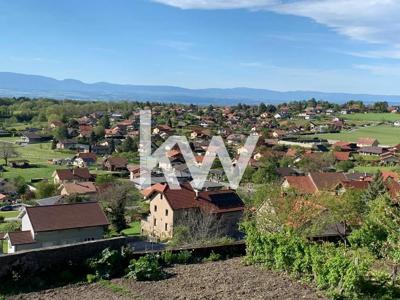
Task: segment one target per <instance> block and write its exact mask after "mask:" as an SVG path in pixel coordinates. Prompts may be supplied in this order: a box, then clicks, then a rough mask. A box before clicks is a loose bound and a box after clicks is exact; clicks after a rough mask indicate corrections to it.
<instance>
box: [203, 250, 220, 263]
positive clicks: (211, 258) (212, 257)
mask: <svg viewBox="0 0 400 300" xmlns="http://www.w3.org/2000/svg"><path fill="white" fill-rule="evenodd" d="M221 259H222V256H221V254H219V253H215V252H214V251H211V253H210V255H209V256H208V257H206V258H204V259H203V261H218V260H221Z"/></svg>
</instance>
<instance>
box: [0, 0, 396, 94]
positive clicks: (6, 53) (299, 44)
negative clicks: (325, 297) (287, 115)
mask: <svg viewBox="0 0 400 300" xmlns="http://www.w3.org/2000/svg"><path fill="white" fill-rule="evenodd" d="M399 16H400V1H398V0H113V1H108V0H85V1H81V0H57V1H54V0H53V1H51V0H41V1H35V0H18V1H9V0H0V36H1V38H0V71H7V72H18V73H25V74H37V75H44V76H49V77H53V78H57V79H65V78H74V79H79V80H82V81H84V82H89V83H92V82H99V81H107V82H112V83H124V84H146V85H174V86H181V87H187V88H212V87H221V88H229V87H252V88H264V89H272V90H279V91H293V90H315V91H325V92H352V93H373V94H400V84H399V82H400V18H399Z"/></svg>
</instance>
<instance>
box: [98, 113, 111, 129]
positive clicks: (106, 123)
mask: <svg viewBox="0 0 400 300" xmlns="http://www.w3.org/2000/svg"><path fill="white" fill-rule="evenodd" d="M99 123H100V125H101V126H103V127H104V128H106V129H108V128H110V118H109V117H108V114H105V115H104V116H103V117H102V118H101V119H100V121H99Z"/></svg>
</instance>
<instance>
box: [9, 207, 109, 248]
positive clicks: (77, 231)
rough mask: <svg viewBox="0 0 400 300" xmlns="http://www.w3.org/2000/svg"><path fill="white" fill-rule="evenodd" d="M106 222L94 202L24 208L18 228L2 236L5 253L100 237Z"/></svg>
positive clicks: (107, 223) (100, 209) (99, 208)
mask: <svg viewBox="0 0 400 300" xmlns="http://www.w3.org/2000/svg"><path fill="white" fill-rule="evenodd" d="M108 225H109V222H108V220H107V217H106V215H105V214H104V212H103V210H102V208H101V207H100V205H99V204H98V203H97V202H85V203H77V204H60V205H47V206H35V207H26V211H25V215H24V216H23V217H22V228H21V231H17V232H9V233H7V234H6V235H5V237H4V239H5V240H6V241H7V243H8V253H14V252H18V251H22V250H29V249H35V248H42V247H50V246H57V245H66V244H73V243H80V242H85V241H92V240H98V239H102V238H103V237H104V232H105V230H106V228H107V226H108Z"/></svg>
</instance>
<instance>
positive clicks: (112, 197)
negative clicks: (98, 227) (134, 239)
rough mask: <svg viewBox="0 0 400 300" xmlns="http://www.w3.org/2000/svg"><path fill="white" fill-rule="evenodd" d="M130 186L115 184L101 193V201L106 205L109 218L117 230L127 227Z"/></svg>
mask: <svg viewBox="0 0 400 300" xmlns="http://www.w3.org/2000/svg"><path fill="white" fill-rule="evenodd" d="M129 192H130V187H129V186H127V185H114V186H112V187H110V188H108V189H107V190H106V191H105V192H103V193H102V194H100V195H99V199H100V202H102V203H103V205H104V206H105V207H106V212H107V215H108V218H109V220H110V222H111V224H112V225H113V227H114V228H115V230H116V231H117V232H120V231H121V230H123V229H125V228H126V227H127V225H126V220H125V207H126V204H127V201H128V197H129V195H130V194H129Z"/></svg>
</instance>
